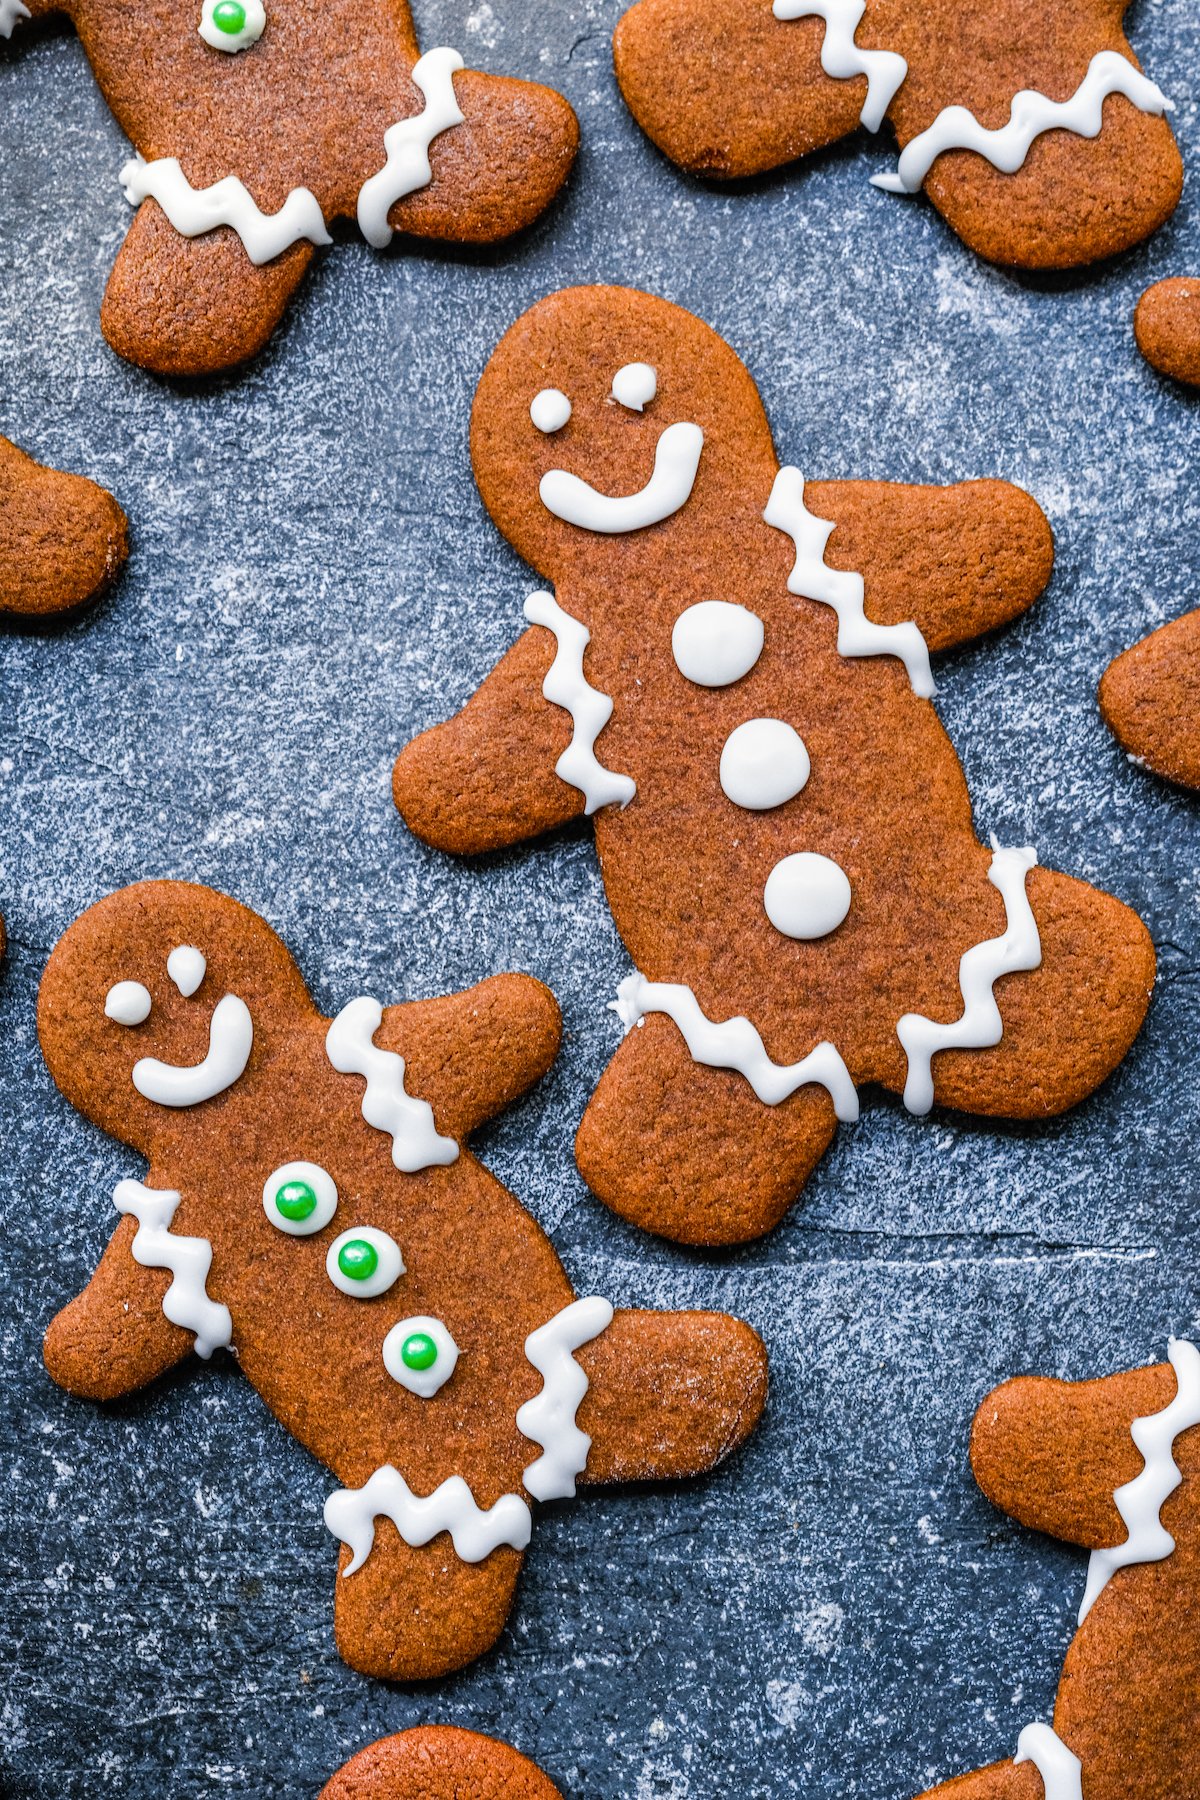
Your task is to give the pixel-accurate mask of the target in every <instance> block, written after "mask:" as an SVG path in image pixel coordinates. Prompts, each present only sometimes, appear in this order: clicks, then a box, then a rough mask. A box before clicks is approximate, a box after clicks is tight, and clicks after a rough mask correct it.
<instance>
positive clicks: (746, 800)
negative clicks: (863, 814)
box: [721, 719, 812, 812]
mask: <svg viewBox="0 0 1200 1800" xmlns="http://www.w3.org/2000/svg"><path fill="white" fill-rule="evenodd" d="M811 768H812V764H811V763H810V762H809V760H808V751H807V750H806V749H805V748H804V739H803V738H802V737H801V736H800V733H799V732H798V731H794V730H793V729H792V727H791V726H790V725H788V724H786V723H785V722H784V720H782V719H747V721H746V723H745V724H744V725H739V726H738V728H737V730H736V731H731V732H730V734H729V736H728V737H727V738H726V739H725V748H724V749H723V750H722V752H721V786H722V787H723V788H724V790H725V792H726V794H727V795H728V796H729V798H730V799H731V800H732V801H733V802H734V804H735V805H737V806H744V807H746V808H747V810H748V811H750V812H765V811H766V810H767V808H768V807H771V806H782V805H783V803H784V801H785V800H791V799H792V798H793V797H794V796H795V795H796V794H798V793H799V792H800V789H801V788H802V787H803V786H804V784H805V782H806V781H807V780H808V777H809V773H810V771H811Z"/></svg>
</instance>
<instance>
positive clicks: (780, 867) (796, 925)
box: [763, 850, 850, 941]
mask: <svg viewBox="0 0 1200 1800" xmlns="http://www.w3.org/2000/svg"><path fill="white" fill-rule="evenodd" d="M763 905H764V907H765V908H766V912H767V917H768V919H770V921H771V923H772V925H773V926H774V927H775V929H776V931H779V932H782V934H783V936H784V937H790V938H799V939H801V940H806V941H807V940H811V939H813V938H823V937H828V935H829V933H830V932H831V931H836V930H837V928H838V926H839V925H840V924H841V923H842V920H843V919H844V918H845V917H846V914H847V913H848V912H849V911H850V882H849V880H848V879H847V876H846V872H845V870H844V869H842V868H840V867H839V866H838V864H837V863H835V862H834V861H833V858H832V857H829V856H818V855H817V854H816V853H815V852H814V851H811V850H802V851H800V852H799V853H798V854H797V855H795V856H785V857H784V858H783V861H782V862H777V863H776V864H775V867H774V868H773V869H772V870H771V873H770V874H769V875H768V876H767V885H766V887H765V889H764V890H763Z"/></svg>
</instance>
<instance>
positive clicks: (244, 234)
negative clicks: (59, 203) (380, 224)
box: [120, 156, 333, 267]
mask: <svg viewBox="0 0 1200 1800" xmlns="http://www.w3.org/2000/svg"><path fill="white" fill-rule="evenodd" d="M120 181H121V186H122V187H123V188H124V190H125V198H126V199H127V200H128V202H129V204H130V206H140V205H141V203H142V201H143V200H148V199H149V200H157V201H158V204H159V205H160V206H161V207H162V209H163V211H164V212H165V213H166V215H167V217H168V219H170V221H171V223H172V225H173V226H174V227H175V229H176V231H177V232H178V233H179V234H180V236H181V237H186V238H194V237H202V236H203V235H204V233H205V232H206V231H215V230H216V228H217V226H218V225H228V226H230V227H231V228H232V230H234V231H236V232H237V234H238V236H239V237H240V238H241V240H242V244H243V246H244V248H245V251H246V255H247V256H248V257H249V258H250V261H251V262H252V263H253V264H254V265H255V267H261V266H262V264H263V263H268V262H270V261H271V260H272V258H273V257H276V256H281V255H282V254H283V252H284V251H285V250H290V249H291V247H292V245H293V244H295V243H298V242H299V241H300V239H301V238H307V239H308V241H309V243H310V244H332V242H333V239H332V238H331V237H330V235H329V233H328V232H327V231H326V229H325V220H324V218H323V217H322V214H321V208H320V206H319V205H318V204H317V198H316V195H315V194H313V193H310V191H309V189H308V188H303V187H302V188H293V189H292V191H291V193H290V194H289V195H288V197H287V199H286V200H285V201H284V203H283V205H282V206H281V207H280V209H279V211H278V212H277V213H264V212H260V211H259V209H258V206H257V205H256V203H255V201H254V199H253V198H252V196H251V194H250V192H249V190H248V189H247V188H246V187H244V186H243V185H242V183H241V182H240V181H239V180H238V178H237V176H236V175H226V176H225V178H224V179H223V180H222V181H214V182H213V184H212V186H211V187H206V188H194V187H193V186H192V184H191V182H190V181H189V180H188V178H187V176H186V175H185V174H184V172H183V170H182V169H181V168H180V166H179V161H178V158H177V157H174V156H160V157H158V158H157V160H156V161H154V162H149V163H148V162H147V161H146V160H145V158H144V157H141V156H134V157H132V158H131V159H130V161H129V162H127V163H126V164H125V166H124V168H123V169H122V170H121V175H120Z"/></svg>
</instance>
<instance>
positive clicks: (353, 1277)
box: [325, 1225, 404, 1300]
mask: <svg viewBox="0 0 1200 1800" xmlns="http://www.w3.org/2000/svg"><path fill="white" fill-rule="evenodd" d="M325 1272H326V1274H327V1275H328V1276H329V1279H330V1281H332V1283H333V1285H334V1287H335V1288H340V1289H341V1291H342V1293H343V1294H352V1295H353V1296H354V1298H355V1299H356V1300H374V1299H375V1297H376V1295H378V1294H386V1293H387V1291H388V1289H389V1288H390V1287H391V1285H392V1283H393V1282H394V1281H398V1280H399V1279H400V1277H401V1275H403V1273H404V1258H403V1257H402V1256H401V1254H400V1246H399V1244H398V1243H397V1242H396V1240H395V1238H394V1237H389V1236H388V1234H387V1232H386V1231H377V1230H376V1229H375V1227H374V1225H355V1226H353V1227H352V1228H351V1229H350V1230H349V1231H343V1233H342V1235H341V1236H340V1237H335V1238H334V1240H333V1242H332V1244H330V1246H329V1255H328V1256H327V1257H326V1258H325Z"/></svg>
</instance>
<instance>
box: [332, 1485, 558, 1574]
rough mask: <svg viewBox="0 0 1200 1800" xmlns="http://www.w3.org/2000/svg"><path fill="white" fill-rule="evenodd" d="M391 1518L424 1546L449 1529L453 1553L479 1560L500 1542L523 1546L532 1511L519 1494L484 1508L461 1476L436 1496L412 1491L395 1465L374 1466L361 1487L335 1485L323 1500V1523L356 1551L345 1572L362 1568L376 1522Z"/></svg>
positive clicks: (407, 1538) (411, 1541) (469, 1560)
mask: <svg viewBox="0 0 1200 1800" xmlns="http://www.w3.org/2000/svg"><path fill="white" fill-rule="evenodd" d="M379 1518H386V1519H390V1520H391V1521H392V1524H393V1525H394V1526H395V1527H396V1530H397V1531H398V1532H399V1533H400V1536H401V1537H402V1538H403V1539H404V1542H405V1543H406V1544H411V1545H412V1546H413V1548H414V1549H420V1548H421V1546H422V1545H423V1544H428V1543H430V1542H431V1541H432V1540H433V1539H434V1538H435V1537H436V1536H437V1535H438V1533H439V1532H440V1531H448V1532H449V1533H450V1537H451V1540H452V1541H453V1544H454V1551H455V1555H456V1556H458V1557H460V1558H461V1559H462V1561H463V1562H467V1563H478V1562H482V1561H483V1560H484V1558H485V1557H487V1556H490V1555H491V1553H492V1551H493V1550H496V1549H498V1548H499V1546H500V1545H501V1544H508V1545H510V1546H511V1547H512V1549H514V1550H524V1549H525V1547H526V1545H527V1544H528V1542H529V1539H530V1536H531V1535H532V1531H533V1515H532V1514H531V1513H530V1511H529V1508H528V1506H527V1505H526V1504H525V1502H524V1500H522V1499H521V1496H520V1495H519V1494H501V1496H500V1498H499V1500H497V1501H496V1503H495V1505H494V1506H489V1507H480V1506H478V1505H476V1502H475V1497H474V1495H473V1494H472V1493H471V1490H470V1488H469V1487H468V1486H467V1484H466V1482H465V1481H464V1480H463V1478H462V1476H461V1475H452V1476H450V1478H449V1480H448V1481H443V1482H442V1484H441V1486H440V1487H436V1488H434V1490H433V1492H432V1494H426V1495H425V1496H423V1497H422V1496H421V1495H419V1494H414V1493H413V1491H412V1489H411V1488H410V1487H409V1485H408V1483H407V1482H406V1481H405V1479H404V1477H403V1475H401V1474H400V1472H399V1470H398V1469H394V1468H393V1467H392V1465H391V1463H384V1465H383V1467H382V1468H380V1469H376V1471H375V1473H374V1474H373V1475H372V1476H371V1479H370V1480H369V1481H367V1482H365V1483H364V1484H363V1486H362V1487H360V1488H337V1489H335V1490H334V1492H333V1493H332V1494H330V1496H329V1498H328V1500H326V1502H325V1523H326V1525H327V1526H328V1527H329V1530H330V1531H331V1532H332V1533H333V1535H334V1537H336V1538H340V1539H341V1541H342V1543H343V1544H348V1545H349V1546H350V1549H351V1551H352V1552H353V1555H352V1556H351V1559H350V1561H349V1563H347V1565H346V1567H345V1569H344V1570H343V1571H342V1573H343V1575H353V1574H354V1571H355V1570H356V1569H360V1568H361V1567H362V1565H363V1563H364V1562H366V1560H367V1557H368V1556H369V1555H370V1554H371V1548H372V1546H373V1544H374V1542H375V1521H376V1519H379Z"/></svg>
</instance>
